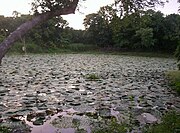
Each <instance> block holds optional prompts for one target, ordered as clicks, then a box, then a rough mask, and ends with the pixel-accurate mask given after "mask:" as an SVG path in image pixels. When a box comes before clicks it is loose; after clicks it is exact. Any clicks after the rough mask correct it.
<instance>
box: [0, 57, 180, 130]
mask: <svg viewBox="0 0 180 133" xmlns="http://www.w3.org/2000/svg"><path fill="white" fill-rule="evenodd" d="M174 69H176V60H174V59H171V58H149V57H135V56H120V55H91V54H61V55H25V56H22V55H16V56H7V57H5V58H4V60H3V63H2V66H0V122H1V123H3V124H7V123H8V124H14V123H15V124H14V125H13V126H14V127H16V131H17V130H19V131H18V132H23V129H22V128H21V129H18V125H20V124H19V122H22V123H25V124H26V126H27V127H28V128H29V129H30V131H29V132H31V133H39V132H43V133H50V132H51V133H56V132H62V133H67V132H69V133H74V132H76V131H77V130H81V131H84V132H88V133H90V132H92V130H93V129H94V127H98V126H99V125H98V124H99V122H101V123H104V125H106V124H107V123H108V120H111V119H116V120H117V121H120V122H121V121H129V120H130V116H133V118H132V119H136V120H137V121H138V122H139V123H140V125H142V124H146V123H153V122H157V121H158V120H160V118H161V116H162V115H163V113H165V112H167V111H168V110H169V109H175V110H179V109H180V106H179V103H178V101H180V100H179V98H178V97H176V96H175V95H174V94H173V92H171V91H170V88H169V86H168V83H167V81H166V78H165V72H166V71H168V70H174ZM91 77H93V78H91ZM130 114H131V115H130ZM142 114H144V115H145V114H146V115H147V120H146V121H144V120H142V119H141V115H142ZM104 119H105V120H104ZM103 120H104V121H103ZM17 122H18V124H16V123H17ZM27 127H26V128H27ZM102 128H103V124H102ZM135 130H140V129H135Z"/></svg>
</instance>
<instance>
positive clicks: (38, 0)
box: [0, 0, 163, 64]
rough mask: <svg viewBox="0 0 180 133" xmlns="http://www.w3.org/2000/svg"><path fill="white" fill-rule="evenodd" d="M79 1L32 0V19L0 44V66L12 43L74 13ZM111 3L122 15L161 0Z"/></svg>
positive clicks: (120, 0)
mask: <svg viewBox="0 0 180 133" xmlns="http://www.w3.org/2000/svg"><path fill="white" fill-rule="evenodd" d="M80 1H85V0H34V1H33V2H32V10H33V11H34V15H33V16H34V17H33V18H32V19H31V20H29V21H27V22H25V23H23V24H22V25H20V26H19V27H18V28H17V29H16V30H15V31H13V32H12V33H10V35H9V36H8V37H7V38H6V39H5V40H4V41H3V42H2V43H1V44H0V64H1V61H2V58H3V57H4V56H5V54H6V53H7V52H8V50H9V49H10V48H11V46H13V44H14V42H16V41H17V40H19V39H20V38H22V37H23V36H24V35H25V34H26V33H27V32H28V31H30V30H31V29H32V28H33V27H35V26H36V25H39V24H41V23H42V22H45V21H47V20H49V19H51V18H53V17H56V16H60V15H67V14H72V13H75V10H76V8H77V7H78V4H79V2H80ZM112 3H114V6H116V7H117V8H118V9H119V11H120V12H121V15H122V14H129V13H131V12H137V11H139V10H143V9H145V8H146V7H154V6H155V5H156V4H162V3H163V0H113V1H112Z"/></svg>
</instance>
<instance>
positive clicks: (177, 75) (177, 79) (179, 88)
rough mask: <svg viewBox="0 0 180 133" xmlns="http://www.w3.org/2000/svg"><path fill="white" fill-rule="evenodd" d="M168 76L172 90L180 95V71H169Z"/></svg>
mask: <svg viewBox="0 0 180 133" xmlns="http://www.w3.org/2000/svg"><path fill="white" fill-rule="evenodd" d="M166 75H167V77H168V79H169V83H170V86H171V87H172V89H173V90H175V91H176V92H177V93H178V94H179V95H180V71H169V72H167V73H166Z"/></svg>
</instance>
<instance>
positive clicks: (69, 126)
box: [24, 108, 118, 133]
mask: <svg viewBox="0 0 180 133" xmlns="http://www.w3.org/2000/svg"><path fill="white" fill-rule="evenodd" d="M95 111H96V110H93V111H90V112H86V113H80V112H77V111H76V110H74V109H73V108H70V109H68V110H64V111H61V112H50V110H49V115H47V111H46V114H43V113H42V112H39V113H37V114H29V115H28V116H26V117H24V121H25V123H26V124H27V125H28V126H30V127H31V133H59V132H60V133H75V132H76V131H80V132H82V131H83V132H87V133H91V129H93V125H94V124H93V123H96V122H97V120H98V119H99V117H100V115H102V116H105V115H107V112H108V111H109V112H110V113H111V114H109V115H111V116H112V117H114V118H115V117H117V115H118V112H117V111H114V110H113V109H109V110H108V109H102V110H101V111H99V113H98V112H95ZM102 111H103V114H101V112H102ZM104 111H106V112H104ZM43 115H46V116H43ZM95 116H96V117H95ZM112 117H106V118H107V119H110V118H112Z"/></svg>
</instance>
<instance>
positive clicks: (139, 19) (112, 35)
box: [0, 6, 180, 56]
mask: <svg viewBox="0 0 180 133" xmlns="http://www.w3.org/2000/svg"><path fill="white" fill-rule="evenodd" d="M31 17H32V16H31V15H21V16H16V17H4V16H0V41H2V40H3V39H4V38H5V37H7V36H8V35H9V34H10V33H11V32H12V31H13V30H15V29H16V28H17V27H18V26H19V25H20V24H22V23H23V22H25V21H27V20H28V19H31ZM84 26H85V30H75V29H73V28H71V27H69V26H68V22H67V21H66V20H63V18H62V17H56V18H54V19H51V20H49V21H47V22H45V23H43V24H41V25H39V26H37V27H36V28H34V29H32V30H31V31H30V32H29V33H28V34H26V36H25V37H22V38H21V39H20V41H19V42H17V45H15V46H14V47H13V48H12V49H11V51H12V52H22V47H23V46H24V47H26V51H27V52H29V53H40V52H58V51H61V50H62V49H67V50H68V49H72V50H77V49H80V50H79V51H84V50H85V49H86V48H87V49H88V50H93V48H94V49H97V48H100V49H106V50H108V49H110V50H116V51H136V52H137V51H143V52H144V51H145V52H166V53H172V54H174V52H175V50H176V49H180V48H178V46H179V45H180V15H178V14H171V15H167V16H165V15H164V14H162V13H161V12H159V11H158V12H156V11H154V10H147V11H142V12H138V13H131V14H127V15H125V16H121V14H119V12H118V11H116V10H114V9H113V8H112V7H110V6H105V7H102V8H100V10H99V11H98V12H97V13H93V14H89V15H87V16H86V17H85V19H84ZM88 44H91V45H88ZM179 47H180V46H179ZM177 56H178V52H177Z"/></svg>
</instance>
